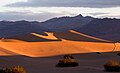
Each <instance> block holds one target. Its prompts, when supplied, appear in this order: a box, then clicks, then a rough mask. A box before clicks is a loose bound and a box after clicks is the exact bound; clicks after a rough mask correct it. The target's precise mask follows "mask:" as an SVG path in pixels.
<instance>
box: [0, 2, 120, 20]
mask: <svg viewBox="0 0 120 73" xmlns="http://www.w3.org/2000/svg"><path fill="white" fill-rule="evenodd" d="M78 14H82V15H83V16H88V15H89V16H93V17H99V18H103V17H111V18H120V0H0V20H15V21H16V20H33V21H36V20H37V21H44V20H47V19H50V18H53V17H61V16H75V15H78Z"/></svg>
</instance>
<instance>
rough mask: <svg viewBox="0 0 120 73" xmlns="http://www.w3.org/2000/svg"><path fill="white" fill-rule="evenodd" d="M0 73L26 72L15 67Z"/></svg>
mask: <svg viewBox="0 0 120 73" xmlns="http://www.w3.org/2000/svg"><path fill="white" fill-rule="evenodd" d="M2 73H26V71H25V69H24V68H23V67H22V66H15V67H11V68H6V69H4V70H3V72H2Z"/></svg>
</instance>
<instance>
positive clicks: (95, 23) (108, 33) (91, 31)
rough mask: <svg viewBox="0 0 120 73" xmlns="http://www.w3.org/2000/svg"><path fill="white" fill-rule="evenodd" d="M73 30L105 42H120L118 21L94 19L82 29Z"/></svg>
mask: <svg viewBox="0 0 120 73" xmlns="http://www.w3.org/2000/svg"><path fill="white" fill-rule="evenodd" d="M75 30H76V31H79V32H81V33H84V34H87V35H91V36H94V37H98V38H102V39H106V40H111V41H116V42H119V41H120V19H110V18H104V19H98V18H96V19H94V20H92V21H91V22H89V23H88V24H86V25H85V26H83V27H82V28H76V29H75Z"/></svg>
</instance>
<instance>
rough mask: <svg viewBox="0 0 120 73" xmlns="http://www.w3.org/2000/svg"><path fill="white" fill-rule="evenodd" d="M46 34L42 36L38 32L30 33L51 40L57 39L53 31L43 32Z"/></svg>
mask: <svg viewBox="0 0 120 73" xmlns="http://www.w3.org/2000/svg"><path fill="white" fill-rule="evenodd" d="M45 33H46V34H47V36H43V35H40V34H37V33H31V34H33V35H35V36H38V37H41V38H45V39H52V40H58V38H56V37H55V36H54V35H53V33H50V32H45Z"/></svg>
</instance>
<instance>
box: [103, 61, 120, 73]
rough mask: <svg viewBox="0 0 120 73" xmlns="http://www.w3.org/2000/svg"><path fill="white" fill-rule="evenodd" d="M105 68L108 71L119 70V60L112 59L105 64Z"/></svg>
mask: <svg viewBox="0 0 120 73" xmlns="http://www.w3.org/2000/svg"><path fill="white" fill-rule="evenodd" d="M104 68H105V70H106V71H108V72H119V71H120V64H119V62H118V61H114V60H110V61H108V62H107V63H106V64H105V65H104Z"/></svg>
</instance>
